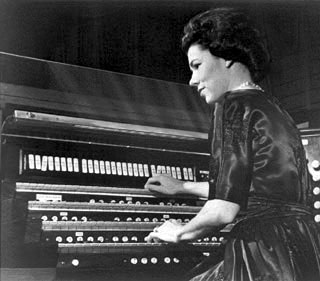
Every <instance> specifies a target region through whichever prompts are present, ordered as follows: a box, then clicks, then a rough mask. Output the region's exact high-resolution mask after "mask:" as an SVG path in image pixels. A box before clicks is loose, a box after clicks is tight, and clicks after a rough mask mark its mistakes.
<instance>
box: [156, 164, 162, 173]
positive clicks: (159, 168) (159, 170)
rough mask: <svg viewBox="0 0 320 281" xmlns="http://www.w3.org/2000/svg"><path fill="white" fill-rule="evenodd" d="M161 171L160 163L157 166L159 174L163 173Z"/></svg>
mask: <svg viewBox="0 0 320 281" xmlns="http://www.w3.org/2000/svg"><path fill="white" fill-rule="evenodd" d="M161 171H162V169H161V166H160V165H158V166H157V174H161Z"/></svg>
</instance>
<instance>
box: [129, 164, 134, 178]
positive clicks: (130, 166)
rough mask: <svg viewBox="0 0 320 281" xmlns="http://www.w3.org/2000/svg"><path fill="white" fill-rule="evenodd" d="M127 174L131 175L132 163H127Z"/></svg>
mask: <svg viewBox="0 0 320 281" xmlns="http://www.w3.org/2000/svg"><path fill="white" fill-rule="evenodd" d="M128 175H129V176H131V177H132V176H133V168H132V163H128Z"/></svg>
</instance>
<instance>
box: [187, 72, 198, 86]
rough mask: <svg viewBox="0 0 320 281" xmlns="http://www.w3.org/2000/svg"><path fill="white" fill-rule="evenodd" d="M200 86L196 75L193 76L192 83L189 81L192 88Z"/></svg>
mask: <svg viewBox="0 0 320 281" xmlns="http://www.w3.org/2000/svg"><path fill="white" fill-rule="evenodd" d="M198 84H199V82H198V80H197V79H196V78H195V75H194V74H192V75H191V79H190V81H189V85H190V86H191V87H197V85H198Z"/></svg>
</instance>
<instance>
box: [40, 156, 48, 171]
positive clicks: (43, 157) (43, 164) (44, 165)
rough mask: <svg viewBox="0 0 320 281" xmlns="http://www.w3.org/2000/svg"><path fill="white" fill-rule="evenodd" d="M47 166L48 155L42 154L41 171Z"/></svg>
mask: <svg viewBox="0 0 320 281" xmlns="http://www.w3.org/2000/svg"><path fill="white" fill-rule="evenodd" d="M47 167H48V156H46V155H43V156H42V161H41V171H44V172H45V171H46V170H47Z"/></svg>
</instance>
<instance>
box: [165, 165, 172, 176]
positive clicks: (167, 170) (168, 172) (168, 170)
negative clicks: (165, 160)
mask: <svg viewBox="0 0 320 281" xmlns="http://www.w3.org/2000/svg"><path fill="white" fill-rule="evenodd" d="M166 172H167V174H168V175H170V176H171V169H170V166H166Z"/></svg>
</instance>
